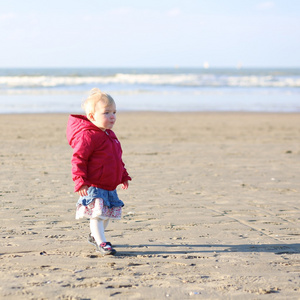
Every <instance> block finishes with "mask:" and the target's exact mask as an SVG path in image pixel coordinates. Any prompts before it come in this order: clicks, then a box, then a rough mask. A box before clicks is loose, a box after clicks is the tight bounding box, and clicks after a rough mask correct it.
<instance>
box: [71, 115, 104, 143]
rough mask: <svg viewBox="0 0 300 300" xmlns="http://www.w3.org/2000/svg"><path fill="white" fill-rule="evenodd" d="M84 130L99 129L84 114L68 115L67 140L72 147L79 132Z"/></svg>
mask: <svg viewBox="0 0 300 300" xmlns="http://www.w3.org/2000/svg"><path fill="white" fill-rule="evenodd" d="M85 130H96V131H100V129H99V128H98V127H97V126H95V125H94V124H93V123H92V122H91V121H89V119H88V118H87V117H86V116H82V115H70V117H69V120H68V125H67V140H68V142H69V145H70V146H71V147H72V148H73V146H74V141H76V139H77V137H78V136H79V134H80V133H81V132H82V131H85Z"/></svg>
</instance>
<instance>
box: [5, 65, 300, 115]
mask: <svg viewBox="0 0 300 300" xmlns="http://www.w3.org/2000/svg"><path fill="white" fill-rule="evenodd" d="M93 87H98V88H100V89H101V90H102V91H104V92H107V93H109V94H111V96H112V97H113V98H114V99H115V101H116V103H117V109H118V111H179V112H180V111H247V112H299V111H300V69H258V68H256V69H254V68H253V69H204V68H198V69H197V68H127V69H125V68H110V69H104V68H78V69H76V68H72V69H70V68H69V69H68V68H57V69H31V68H28V69H0V113H2V114H3V113H54V112H57V113H81V112H82V110H81V103H82V101H83V100H84V99H85V98H86V97H87V95H88V91H89V90H90V89H92V88H93Z"/></svg>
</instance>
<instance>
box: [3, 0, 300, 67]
mask: <svg viewBox="0 0 300 300" xmlns="http://www.w3.org/2000/svg"><path fill="white" fill-rule="evenodd" d="M0 43H1V47H0V68H11V67H12V68H15V67H20V68H26V67H33V68H36V67H51V68H52V67H53V68H54V67H96V68H97V67H203V65H204V64H205V65H207V66H208V65H209V66H210V67H236V66H242V67H265V68H270V67H300V55H299V53H300V1H299V0H273V1H263V0H257V1H255V0H151V1H150V0H106V1H103V0H51V1H49V0H26V1H24V0H9V1H1V2H0Z"/></svg>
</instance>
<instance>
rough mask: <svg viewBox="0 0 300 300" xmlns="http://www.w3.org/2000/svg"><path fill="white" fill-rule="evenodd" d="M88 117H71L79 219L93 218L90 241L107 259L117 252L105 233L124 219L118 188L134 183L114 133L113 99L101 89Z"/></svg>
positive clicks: (94, 94) (88, 105)
mask: <svg viewBox="0 0 300 300" xmlns="http://www.w3.org/2000/svg"><path fill="white" fill-rule="evenodd" d="M83 108H84V110H85V113H86V116H82V115H70V117H69V121H68V126H67V139H68V142H69V144H70V145H71V147H72V148H73V150H74V152H73V156H72V177H73V181H74V182H75V192H77V193H78V194H79V195H80V198H79V200H78V202H77V210H76V219H80V218H84V217H86V218H89V219H90V230H91V233H90V235H89V239H88V241H89V242H90V243H91V244H93V245H95V246H96V249H97V251H99V252H101V253H102V254H103V255H108V254H110V255H113V254H115V253H116V250H115V249H113V248H112V245H111V243H110V242H108V241H106V238H105V229H106V227H107V225H108V222H109V220H110V219H120V218H121V212H122V206H124V203H123V202H122V201H121V200H120V199H119V197H118V194H117V191H116V188H117V186H118V185H119V184H122V188H123V189H127V188H128V181H129V180H131V178H130V176H129V175H128V173H127V171H126V169H125V165H124V163H123V161H122V149H121V145H120V142H119V141H118V139H117V137H116V135H115V134H114V132H113V131H112V130H111V129H112V128H113V126H114V124H115V122H116V104H115V101H114V100H113V98H112V97H111V96H110V95H108V94H105V93H102V92H101V91H100V90H99V89H97V88H95V89H92V90H91V92H90V95H89V97H88V98H87V99H86V100H85V102H84V103H83Z"/></svg>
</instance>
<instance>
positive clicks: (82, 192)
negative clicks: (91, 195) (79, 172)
mask: <svg viewBox="0 0 300 300" xmlns="http://www.w3.org/2000/svg"><path fill="white" fill-rule="evenodd" d="M88 188H89V187H88V186H87V185H83V186H82V187H81V188H80V189H79V190H78V192H77V193H78V194H79V195H80V196H81V197H82V196H87V195H88V192H87V190H88Z"/></svg>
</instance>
